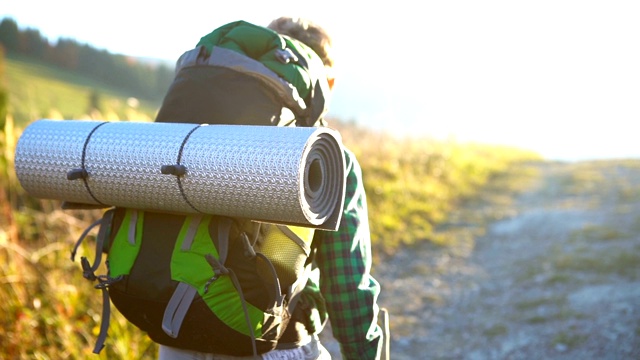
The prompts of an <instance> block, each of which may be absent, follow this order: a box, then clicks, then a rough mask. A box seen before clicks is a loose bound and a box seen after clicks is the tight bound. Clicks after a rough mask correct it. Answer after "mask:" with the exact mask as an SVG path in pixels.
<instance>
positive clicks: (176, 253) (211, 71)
mask: <svg viewBox="0 0 640 360" xmlns="http://www.w3.org/2000/svg"><path fill="white" fill-rule="evenodd" d="M328 93H329V92H328V85H327V81H326V77H325V73H324V69H323V65H322V62H321V60H320V59H319V58H318V56H317V55H316V54H315V53H314V52H313V51H312V50H311V49H309V48H308V47H307V46H305V45H304V44H302V43H300V42H297V41H295V40H293V39H290V38H288V37H285V36H281V35H278V34H277V33H275V32H273V31H271V30H269V29H266V28H263V27H260V26H256V25H252V24H249V23H247V22H244V21H238V22H233V23H230V24H227V25H225V26H222V27H220V28H218V29H216V30H215V31H214V32H212V33H211V34H209V35H207V36H205V37H203V38H202V40H201V41H200V43H198V45H197V46H196V47H195V48H194V49H192V50H190V51H187V52H186V53H185V54H184V55H183V56H182V57H181V58H180V59H179V60H178V63H177V66H176V76H175V80H174V81H173V83H172V85H171V86H170V88H169V90H168V92H167V94H166V96H165V99H164V101H163V104H162V107H161V108H160V111H159V113H158V116H157V118H156V121H157V122H186V123H209V124H246V125H274V126H315V125H321V124H323V115H324V113H325V112H326V106H327V99H326V95H327V94H328ZM68 207H71V205H69V206H68ZM97 226H99V231H98V234H97V247H96V258H95V260H94V261H93V262H92V263H91V262H90V261H89V260H88V259H87V258H86V257H83V258H82V259H81V264H82V269H83V275H84V277H85V278H87V279H89V280H91V281H97V285H96V286H95V287H96V288H98V289H101V290H102V292H103V303H104V306H103V319H102V325H101V331H100V335H99V337H98V340H97V343H96V346H95V348H94V352H95V353H99V352H100V351H101V349H102V348H103V346H104V342H105V339H106V336H107V329H108V326H109V309H110V302H113V304H114V305H115V306H116V307H117V309H118V310H119V311H120V312H121V313H122V314H123V315H124V316H125V317H126V318H127V319H128V320H129V321H131V322H132V323H133V324H135V325H136V326H137V327H138V328H140V329H141V330H142V331H144V332H146V333H147V334H148V335H149V337H150V338H151V339H152V340H154V341H155V342H157V343H160V344H164V345H168V346H172V347H178V348H184V349H191V350H196V351H202V352H209V353H218V354H228V355H234V356H247V355H257V354H260V353H264V352H267V351H270V350H272V349H274V348H275V347H276V345H277V344H278V340H279V338H280V336H281V335H282V334H283V332H284V330H285V329H286V326H287V323H288V321H289V317H290V314H291V313H292V311H293V307H294V306H295V305H296V302H297V299H298V297H299V294H300V291H301V289H302V288H303V287H304V286H305V284H306V281H307V276H308V273H309V269H310V266H311V262H312V259H313V247H312V244H313V243H312V238H313V234H314V230H313V229H311V228H303V227H291V226H283V225H275V224H260V223H258V222H254V221H251V220H250V219H240V218H230V217H225V216H215V215H206V214H202V215H180V214H169V213H160V212H151V211H142V210H135V209H128V208H117V207H116V208H112V209H109V210H107V211H106V212H105V213H104V216H103V217H102V218H101V219H100V220H99V221H97V222H96V223H94V224H93V225H92V226H91V227H89V228H88V229H87V230H86V231H85V232H84V233H83V235H82V236H81V237H80V239H79V240H78V242H77V244H76V248H75V249H74V251H73V254H72V259H73V257H74V256H75V253H76V250H77V248H78V246H79V245H80V243H81V242H82V240H83V239H84V238H85V237H86V235H87V234H88V233H89V232H90V231H91V229H93V228H95V227H97ZM103 253H107V260H106V264H107V269H108V273H107V274H104V275H98V274H96V271H97V270H98V268H99V265H100V263H101V258H102V254H103Z"/></svg>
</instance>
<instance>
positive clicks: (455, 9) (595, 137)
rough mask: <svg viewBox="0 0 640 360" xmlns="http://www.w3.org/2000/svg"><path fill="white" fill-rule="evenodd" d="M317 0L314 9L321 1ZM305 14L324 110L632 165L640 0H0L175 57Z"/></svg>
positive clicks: (30, 17)
mask: <svg viewBox="0 0 640 360" xmlns="http://www.w3.org/2000/svg"><path fill="white" fill-rule="evenodd" d="M320 5H322V6H320ZM282 15H289V16H300V17H306V18H309V19H311V20H313V21H315V22H317V23H319V24H321V25H322V26H324V27H325V28H326V29H327V30H328V31H329V32H330V33H331V34H332V36H333V39H334V48H335V54H336V58H337V59H336V61H337V63H336V64H337V65H336V69H335V72H336V84H335V91H334V94H333V98H332V103H331V108H330V111H329V116H334V117H338V118H341V119H343V120H354V121H356V122H358V123H360V124H363V125H366V126H370V127H373V128H375V129H379V130H382V131H386V132H391V133H395V134H397V135H398V136H414V137H415V136H418V137H432V138H438V139H450V140H453V141H459V142H467V141H471V142H480V143H488V144H501V145H509V146H515V147H520V148H524V149H530V150H534V151H537V152H538V153H540V154H541V155H542V156H544V157H546V158H548V159H556V160H567V161H574V160H586V159H600V158H627V157H633V158H640V145H639V144H638V141H637V138H638V134H640V21H638V19H640V1H635V0H633V1H631V0H629V1H618V0H606V1H605V0H602V1H593V0H537V1H520V0H502V1H496V0H487V1H477V0H475V1H474V0H459V1H456V0H450V1H412V0H394V1H386V2H379V3H374V2H371V1H359V0H352V1H335V0H325V1H322V2H318V1H315V2H311V1H304V0H297V1H288V0H287V1H276V0H274V1H271V2H266V1H262V0H251V1H240V0H236V1H228V2H220V1H215V2H214V1H211V2H202V1H193V0H182V1H180V2H161V1H146V0H144V1H135V0H128V1H121V0H112V1H109V2H106V1H104V2H98V1H86V0H84V1H76V0H74V1H70V0H58V1H34V0H2V2H1V5H0V18H5V17H12V18H13V19H14V20H16V22H17V23H18V26H19V27H21V28H25V27H31V28H36V29H38V30H40V32H41V33H42V34H43V36H45V37H47V38H48V39H49V40H52V41H55V40H57V39H58V38H60V37H65V38H73V39H75V40H77V41H79V42H82V43H88V44H91V45H92V46H94V47H96V48H98V49H106V50H108V51H110V52H112V53H117V54H123V55H131V56H142V57H152V58H158V59H164V60H167V61H170V62H173V61H175V60H176V59H177V58H178V57H179V56H180V55H181V54H182V53H183V52H184V51H186V50H188V49H191V48H193V46H195V44H196V43H197V42H198V40H199V39H200V37H202V36H203V35H205V34H207V33H209V32H211V31H212V30H213V29H215V28H216V27H218V26H220V25H224V24H226V23H228V22H231V21H235V20H246V21H250V22H253V23H256V24H263V25H266V24H268V23H269V21H270V20H272V19H274V18H276V17H278V16H282Z"/></svg>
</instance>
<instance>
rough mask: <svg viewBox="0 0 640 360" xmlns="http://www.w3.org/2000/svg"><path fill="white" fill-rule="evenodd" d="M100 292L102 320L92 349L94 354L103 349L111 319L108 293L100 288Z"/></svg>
mask: <svg viewBox="0 0 640 360" xmlns="http://www.w3.org/2000/svg"><path fill="white" fill-rule="evenodd" d="M100 290H102V320H101V321H100V334H99V335H98V339H97V340H96V345H95V346H94V348H93V353H94V354H99V353H100V351H101V350H102V348H103V347H104V342H105V340H106V339H107V331H108V330H109V320H110V319H109V318H110V317H111V302H110V301H109V291H108V290H107V288H106V287H100Z"/></svg>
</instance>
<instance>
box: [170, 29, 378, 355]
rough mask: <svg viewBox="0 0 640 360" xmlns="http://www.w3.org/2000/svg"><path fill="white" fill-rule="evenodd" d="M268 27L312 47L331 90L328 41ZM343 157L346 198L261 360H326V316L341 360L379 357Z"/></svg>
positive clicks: (357, 192)
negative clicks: (275, 342)
mask: <svg viewBox="0 0 640 360" xmlns="http://www.w3.org/2000/svg"><path fill="white" fill-rule="evenodd" d="M268 28H270V29H272V30H274V31H276V32H277V33H279V34H281V35H284V36H289V37H291V38H294V39H297V40H298V41H300V42H302V43H304V44H306V45H307V46H308V47H310V48H311V49H313V51H314V52H315V53H316V54H317V55H318V56H319V57H320V59H321V60H322V62H323V63H324V66H325V70H326V73H327V74H328V75H327V81H328V84H329V87H330V88H331V87H333V81H334V79H333V76H332V75H331V74H332V71H331V69H332V67H333V58H332V54H331V38H330V37H329V35H328V34H327V32H326V31H325V30H324V29H323V28H321V27H320V26H318V25H316V24H314V23H312V22H311V21H308V20H305V19H299V18H291V17H281V18H278V19H275V20H273V21H272V22H271V23H270V24H269V25H268ZM327 95H328V94H327ZM160 115H162V114H161V113H160V114H159V116H160ZM313 125H315V126H319V125H324V123H315V124H313ZM345 157H346V165H347V173H346V174H347V175H346V177H347V178H346V196H345V203H344V209H343V216H342V220H341V223H340V225H339V228H338V231H335V232H332V231H316V232H315V236H314V238H313V242H314V245H315V246H316V249H317V252H316V255H315V265H316V266H317V268H316V269H315V271H314V275H313V276H312V277H311V278H310V280H309V281H308V282H307V285H306V287H305V288H304V290H303V292H302V295H301V298H300V300H299V302H298V304H297V306H296V307H295V309H294V311H293V314H292V319H291V321H290V322H289V325H288V327H287V328H286V330H285V333H284V335H283V337H282V338H281V339H280V341H279V343H278V346H277V348H276V349H275V350H272V351H269V352H266V353H264V354H262V355H261V357H262V359H267V360H268V359H330V358H331V356H330V354H329V353H328V351H327V350H326V349H325V348H324V347H323V346H322V345H321V344H320V342H319V338H318V334H319V333H320V332H321V331H322V329H323V327H324V325H325V324H326V321H327V317H328V318H329V319H330V320H331V327H332V331H333V336H334V337H335V338H336V339H337V340H338V342H339V343H340V349H341V352H342V355H343V358H344V359H377V358H379V357H380V353H381V347H382V330H381V328H380V327H379V326H378V325H377V320H378V311H379V310H378V305H377V303H376V301H377V298H378V295H379V292H380V285H379V284H378V282H377V281H376V280H375V279H374V278H373V277H372V276H371V274H370V270H371V241H370V234H369V223H368V212H367V202H366V196H365V192H364V187H363V183H362V173H361V168H360V165H359V164H358V161H357V159H356V158H355V156H354V155H353V153H352V152H350V151H349V150H346V149H345ZM252 358H253V357H251V356H247V357H231V356H226V355H217V354H208V353H202V352H197V351H192V350H183V349H178V348H173V347H169V346H165V345H160V351H159V359H160V360H169V359H176V360H180V359H252Z"/></svg>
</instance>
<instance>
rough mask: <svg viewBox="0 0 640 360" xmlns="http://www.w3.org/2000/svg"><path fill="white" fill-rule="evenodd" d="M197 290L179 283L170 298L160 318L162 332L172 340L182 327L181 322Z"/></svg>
mask: <svg viewBox="0 0 640 360" xmlns="http://www.w3.org/2000/svg"><path fill="white" fill-rule="evenodd" d="M197 293H198V290H197V289H196V288H194V287H193V286H191V285H189V284H186V283H183V282H180V283H178V287H176V291H175V292H174V293H173V295H172V296H171V299H170V300H169V304H167V308H166V309H165V310H164V316H163V318H162V330H163V331H164V332H165V333H166V334H167V335H169V336H171V337H172V338H174V339H175V338H177V337H178V333H179V332H180V327H181V326H182V321H184V317H185V316H186V315H187V311H188V310H189V306H191V302H192V301H193V298H194V297H195V296H196V294H197Z"/></svg>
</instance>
